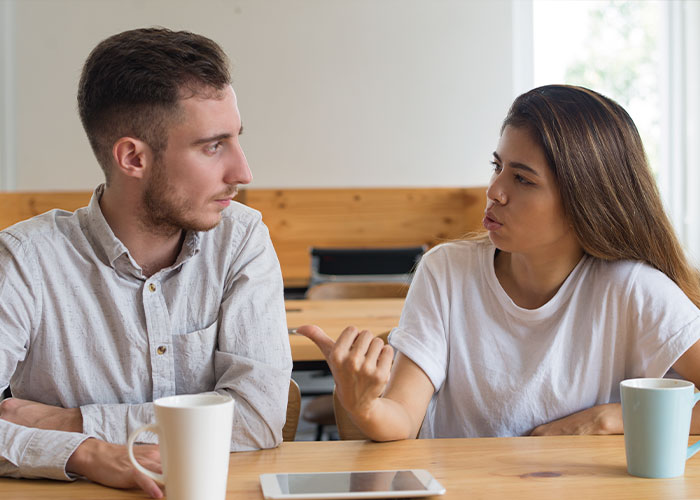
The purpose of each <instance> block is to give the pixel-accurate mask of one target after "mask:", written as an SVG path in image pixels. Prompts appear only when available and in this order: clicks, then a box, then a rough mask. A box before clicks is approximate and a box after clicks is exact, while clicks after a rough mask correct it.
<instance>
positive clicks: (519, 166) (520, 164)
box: [493, 151, 540, 177]
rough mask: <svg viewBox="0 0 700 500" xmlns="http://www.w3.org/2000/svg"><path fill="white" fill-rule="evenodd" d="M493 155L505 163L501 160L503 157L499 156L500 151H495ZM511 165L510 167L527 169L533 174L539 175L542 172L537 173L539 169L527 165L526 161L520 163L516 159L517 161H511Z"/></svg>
mask: <svg viewBox="0 0 700 500" xmlns="http://www.w3.org/2000/svg"><path fill="white" fill-rule="evenodd" d="M493 157H494V158H496V160H498V162H499V163H503V160H501V157H500V156H498V153H496V152H495V151H494V152H493ZM509 166H510V168H515V169H519V170H525V171H526V172H530V173H531V174H532V175H536V176H537V177H539V176H540V174H538V173H537V170H535V169H534V168H532V167H529V166H527V165H525V164H524V163H519V162H517V161H516V162H511V163H509Z"/></svg>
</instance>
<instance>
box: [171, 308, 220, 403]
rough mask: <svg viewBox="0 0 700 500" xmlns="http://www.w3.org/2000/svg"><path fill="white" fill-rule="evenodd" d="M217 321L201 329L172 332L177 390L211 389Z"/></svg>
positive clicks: (187, 391) (198, 390)
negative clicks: (176, 333)
mask: <svg viewBox="0 0 700 500" xmlns="http://www.w3.org/2000/svg"><path fill="white" fill-rule="evenodd" d="M218 327H219V324H218V322H217V321H215V322H214V323H212V324H211V325H209V326H208V327H206V328H204V329H202V330H196V331H194V332H189V333H180V334H178V335H174V336H173V348H174V350H175V387H176V390H177V393H178V394H193V393H199V392H206V391H212V390H214V385H215V384H216V377H215V374H214V351H215V350H216V345H217V334H218Z"/></svg>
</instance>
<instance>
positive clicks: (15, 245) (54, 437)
mask: <svg viewBox="0 0 700 500" xmlns="http://www.w3.org/2000/svg"><path fill="white" fill-rule="evenodd" d="M27 259H30V256H28V255H26V252H25V248H24V246H23V244H22V242H21V241H20V240H19V239H17V238H16V237H14V236H12V235H10V234H9V233H6V232H3V233H0V392H2V391H4V390H5V389H6V388H7V387H8V386H9V384H10V378H11V377H12V374H13V373H14V372H15V370H16V368H17V364H18V363H19V362H21V361H22V360H24V358H25V355H26V351H27V349H28V348H29V343H30V332H31V330H32V321H33V320H34V317H35V313H36V309H37V308H38V307H39V305H38V301H39V296H38V295H35V294H34V293H33V290H34V289H35V288H34V287H33V286H32V285H33V284H34V281H35V278H34V277H33V275H32V273H31V271H30V269H31V268H32V266H31V263H30V262H28V261H27ZM87 437H88V436H85V435H83V434H77V433H71V432H60V431H48V430H41V429H32V428H29V427H24V426H21V425H16V424H13V423H10V422H7V421H4V420H1V419H0V475H2V476H8V477H18V478H19V477H24V478H37V477H43V478H49V479H62V480H69V479H71V478H70V477H69V476H68V475H67V474H66V463H67V462H68V459H69V458H70V456H71V455H72V454H73V452H74V451H75V449H76V448H77V447H78V446H79V445H80V443H82V442H83V441H84V440H85V439H87Z"/></svg>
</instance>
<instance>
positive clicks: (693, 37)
mask: <svg viewBox="0 0 700 500" xmlns="http://www.w3.org/2000/svg"><path fill="white" fill-rule="evenodd" d="M514 1H515V2H516V3H517V2H518V0H514ZM531 5H532V24H531V25H532V40H531V43H532V47H533V49H532V61H533V83H534V86H539V85H545V84H548V83H570V84H574V85H582V86H585V87H589V88H592V89H594V90H596V91H598V92H601V93H602V94H604V95H606V96H608V97H611V98H612V99H614V100H616V101H617V102H618V103H620V104H621V105H622V106H623V107H624V108H625V109H626V110H627V111H628V112H629V114H630V115H631V116H632V119H633V120H634V122H635V124H636V125H637V128H638V129H639V133H640V135H641V136H642V140H643V142H644V147H645V149H646V153H647V157H648V158H649V163H650V166H651V168H652V170H653V171H654V174H655V176H656V179H657V183H658V185H659V189H660V191H661V197H662V199H663V200H664V203H665V206H666V209H667V212H668V214H669V216H670V218H671V220H672V222H673V224H674V227H675V229H676V231H677V233H678V235H679V237H680V239H681V241H682V242H683V243H684V244H685V246H686V248H687V249H688V250H689V253H690V255H691V258H693V259H694V260H695V263H696V264H700V200H699V199H700V196H698V194H697V193H698V191H699V190H700V172H698V171H699V170H700V165H698V162H699V161H700V154H699V152H698V146H695V143H697V142H698V141H697V139H696V138H695V136H697V133H698V132H700V131H699V130H698V128H699V127H700V125H699V124H698V120H699V117H700V103H699V102H698V101H700V99H698V98H697V97H696V96H695V93H696V91H693V89H697V88H698V84H700V78H698V70H697V69H696V66H697V62H696V61H697V60H698V57H699V56H700V44H699V43H698V38H699V37H698V34H697V33H698V30H699V29H700V2H692V1H687V0H686V1H677V2H667V1H654V0H644V1H640V0H634V1H621V0H607V1H602V0H597V1H592V0H586V1H584V0H576V1H572V0H533V1H532V3H531ZM520 9H522V7H520ZM522 20H524V18H522V17H521V21H522ZM516 22H517V21H516ZM525 36H527V32H526V31H525ZM525 43H527V41H525ZM693 131H695V133H693Z"/></svg>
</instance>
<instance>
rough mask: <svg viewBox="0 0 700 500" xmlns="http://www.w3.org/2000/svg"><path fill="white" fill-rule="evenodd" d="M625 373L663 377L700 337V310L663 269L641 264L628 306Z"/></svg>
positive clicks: (637, 270)
mask: <svg viewBox="0 0 700 500" xmlns="http://www.w3.org/2000/svg"><path fill="white" fill-rule="evenodd" d="M627 314H628V321H629V322H630V326H629V328H628V332H630V333H631V336H630V337H628V348H627V363H626V370H625V372H626V373H625V376H626V377H627V378H631V377H663V376H664V375H665V374H666V373H667V372H668V371H669V370H670V369H671V366H672V365H673V364H674V363H675V362H676V361H677V360H678V358H679V357H681V356H682V355H683V354H684V353H685V351H687V350H688V349H689V348H690V347H691V346H692V345H693V344H695V343H696V342H697V341H698V340H699V339H700V311H699V310H698V308H697V307H696V306H695V304H693V303H692V302H691V301H690V299H689V298H688V297H687V296H686V295H685V293H683V291H682V290H681V289H680V288H679V287H678V286H677V285H676V284H675V283H674V282H673V281H672V280H671V279H670V278H668V277H667V276H666V275H665V274H663V273H662V272H661V271H658V270H656V269H653V268H651V267H649V266H645V265H639V266H638V267H637V269H636V275H635V277H634V279H633V280H632V281H631V286H630V292H629V303H628V308H627Z"/></svg>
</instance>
